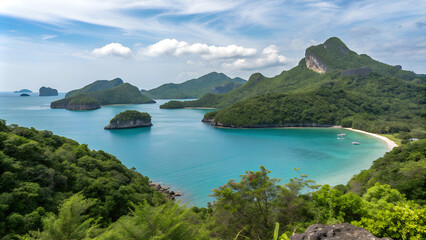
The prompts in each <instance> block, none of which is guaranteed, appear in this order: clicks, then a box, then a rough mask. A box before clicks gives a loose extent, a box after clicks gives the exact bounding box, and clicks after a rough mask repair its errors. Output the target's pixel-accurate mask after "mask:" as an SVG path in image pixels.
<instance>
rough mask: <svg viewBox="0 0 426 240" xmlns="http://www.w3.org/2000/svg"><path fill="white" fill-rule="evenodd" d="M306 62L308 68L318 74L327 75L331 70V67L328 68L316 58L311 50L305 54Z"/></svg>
mask: <svg viewBox="0 0 426 240" xmlns="http://www.w3.org/2000/svg"><path fill="white" fill-rule="evenodd" d="M305 62H306V67H307V68H309V69H311V70H314V71H315V72H317V73H326V72H327V71H328V70H329V67H327V66H326V65H325V64H324V63H323V62H322V61H321V59H319V58H318V57H317V56H315V54H313V53H312V52H311V51H309V49H306V52H305Z"/></svg>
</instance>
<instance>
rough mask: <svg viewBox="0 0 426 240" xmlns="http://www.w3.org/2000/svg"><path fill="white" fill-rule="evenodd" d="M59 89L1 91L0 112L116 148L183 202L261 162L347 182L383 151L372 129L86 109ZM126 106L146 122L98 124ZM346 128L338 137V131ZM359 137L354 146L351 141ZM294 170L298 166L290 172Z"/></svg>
mask: <svg viewBox="0 0 426 240" xmlns="http://www.w3.org/2000/svg"><path fill="white" fill-rule="evenodd" d="M64 95H65V94H64V93H61V94H59V96H52V97H39V96H38V94H37V93H32V94H31V96H29V97H20V96H19V94H16V93H11V92H1V93H0V119H4V120H6V121H7V124H18V125H20V126H25V127H34V128H36V129H38V130H49V131H52V132H53V133H54V134H57V135H60V136H64V137H67V138H71V139H74V140H76V141H78V142H79V143H81V144H83V143H84V144H87V145H88V146H89V148H91V149H94V150H103V151H105V152H108V153H110V154H113V155H115V156H116V157H117V158H118V159H120V161H121V162H122V163H123V164H124V165H125V166H127V167H128V168H132V167H135V168H136V171H138V172H140V173H141V174H143V175H144V176H148V177H149V178H150V180H151V181H153V182H157V183H160V184H162V185H163V186H168V187H171V190H174V191H175V192H176V191H179V192H182V193H183V195H182V197H179V198H178V199H179V201H180V202H181V203H182V204H186V205H187V206H199V207H206V206H207V203H208V202H213V201H214V200H215V199H214V198H213V197H211V196H209V195H210V194H212V193H213V189H215V188H218V187H219V186H222V185H224V184H226V183H227V182H228V180H229V179H235V180H237V181H238V180H239V178H240V175H242V174H244V173H245V171H248V170H251V171H257V170H259V167H260V166H265V168H266V169H268V170H270V171H271V173H270V174H269V175H270V177H274V178H278V179H280V182H279V183H280V184H285V183H288V181H289V179H291V178H294V177H298V176H299V174H306V175H308V178H309V179H311V180H315V181H316V182H317V183H318V184H329V185H337V184H346V183H347V182H348V180H349V179H350V178H351V177H352V176H353V175H354V174H357V173H359V172H360V171H361V170H363V169H368V168H369V167H370V166H371V164H372V162H373V161H374V160H375V159H377V158H379V157H381V156H383V155H384V154H385V152H387V151H388V148H387V145H386V144H385V143H384V142H383V141H381V140H379V139H377V138H375V137H372V136H369V135H366V134H362V133H358V132H353V131H349V130H345V129H338V128H287V129H225V128H215V127H212V126H210V125H209V124H206V123H203V122H201V119H202V118H203V115H204V114H205V113H207V112H208V111H212V110H211V109H209V110H207V109H173V110H171V109H160V108H159V106H160V105H161V104H163V103H165V102H167V101H168V100H156V101H157V103H155V104H138V105H112V106H102V108H100V109H97V110H91V111H68V110H65V109H50V107H49V106H50V102H52V101H55V100H58V99H61V98H63V97H64ZM125 110H138V111H141V112H147V113H149V114H150V115H151V116H152V123H153V126H152V127H148V128H134V129H119V130H104V127H105V126H106V125H108V123H109V121H110V119H111V118H113V117H114V116H115V115H116V114H118V113H120V112H122V111H125ZM340 133H345V134H346V136H345V137H344V139H338V136H337V134H340ZM354 141H356V142H360V144H359V145H353V144H352V142H354ZM295 169H299V170H298V171H296V170H295Z"/></svg>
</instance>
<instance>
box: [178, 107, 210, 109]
mask: <svg viewBox="0 0 426 240" xmlns="http://www.w3.org/2000/svg"><path fill="white" fill-rule="evenodd" d="M185 108H186V109H217V108H212V107H184V109H185Z"/></svg>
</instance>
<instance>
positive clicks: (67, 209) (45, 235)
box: [21, 194, 101, 240]
mask: <svg viewBox="0 0 426 240" xmlns="http://www.w3.org/2000/svg"><path fill="white" fill-rule="evenodd" d="M93 205H94V201H93V200H90V199H85V198H84V197H83V195H81V194H75V195H73V196H71V197H70V198H69V199H67V200H66V201H65V202H64V203H63V204H61V205H60V207H59V212H58V215H55V214H54V213H49V214H47V215H46V216H45V217H44V218H43V231H41V232H40V231H32V232H31V233H30V234H28V235H26V236H24V237H22V238H21V239H41V240H72V239H75V240H78V239H92V238H93V237H95V236H97V235H99V234H100V232H101V230H100V229H99V226H98V224H97V221H96V220H95V219H94V218H90V217H89V216H88V215H87V214H85V213H87V212H88V209H89V208H90V207H91V206H93Z"/></svg>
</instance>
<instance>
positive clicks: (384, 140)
mask: <svg viewBox="0 0 426 240" xmlns="http://www.w3.org/2000/svg"><path fill="white" fill-rule="evenodd" d="M213 127H217V128H230V129H295V128H341V129H346V130H349V131H353V132H359V133H363V134H367V135H370V136H372V137H375V138H378V139H380V140H382V141H383V142H385V143H386V145H387V147H388V150H389V151H391V150H392V149H394V148H395V147H398V144H396V143H395V142H394V141H392V140H390V139H389V138H387V137H385V136H381V135H379V134H376V133H371V132H366V131H363V130H358V129H354V128H344V127H342V126H338V125H335V126H324V127H321V126H318V127H266V128H232V127H224V126H213Z"/></svg>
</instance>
